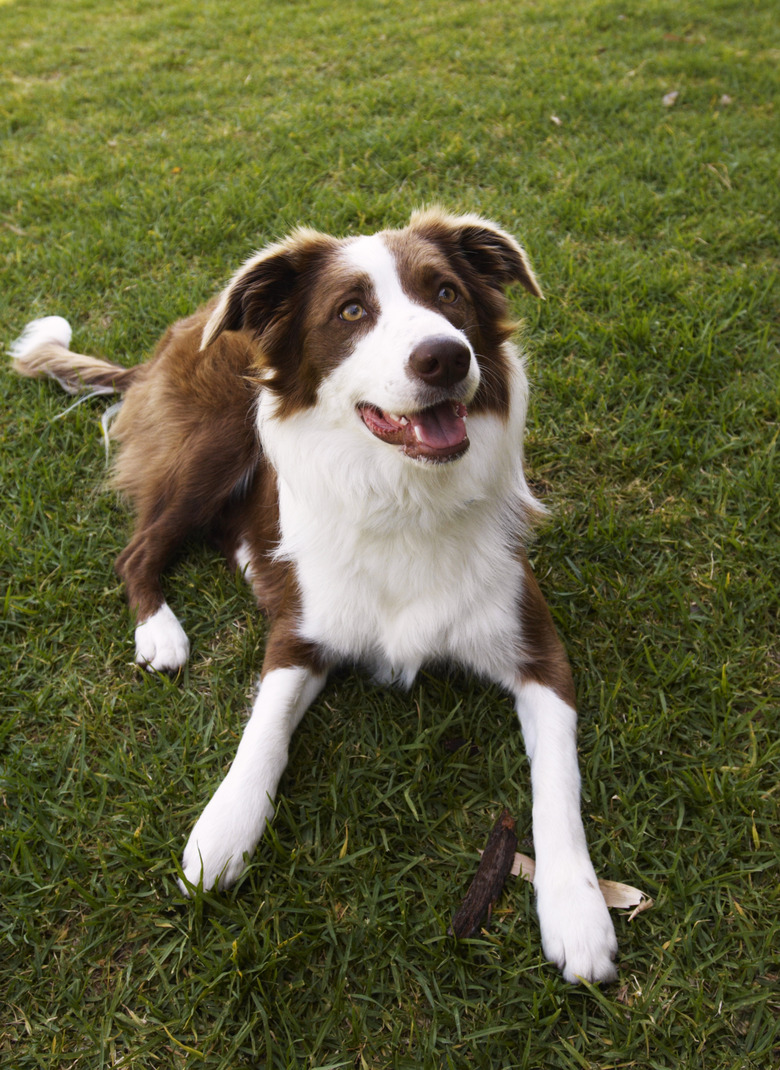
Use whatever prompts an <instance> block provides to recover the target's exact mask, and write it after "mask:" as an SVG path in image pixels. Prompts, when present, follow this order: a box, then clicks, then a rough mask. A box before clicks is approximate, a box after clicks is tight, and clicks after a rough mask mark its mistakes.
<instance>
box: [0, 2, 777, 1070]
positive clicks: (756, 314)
mask: <svg viewBox="0 0 780 1070" xmlns="http://www.w3.org/2000/svg"><path fill="white" fill-rule="evenodd" d="M0 37H1V38H2V41H3V48H2V54H1V55H0V64H1V67H0V137H1V139H2V140H1V141H0V146H1V147H0V265H1V266H2V286H1V287H0V340H1V341H2V343H3V345H5V344H6V343H7V342H8V341H10V340H11V339H12V338H13V337H14V336H15V335H16V334H17V333H18V332H19V331H20V330H21V328H22V327H23V326H24V324H25V322H26V321H27V320H28V319H30V318H32V317H34V316H37V315H41V314H48V313H61V314H64V315H66V316H68V318H69V319H70V320H71V322H72V323H73V325H74V328H75V331H76V333H75V337H74V344H75V345H76V346H77V348H79V349H81V350H82V351H84V352H97V353H104V354H107V355H110V356H112V357H114V358H116V359H120V360H122V361H126V362H127V363H132V362H134V361H136V360H137V359H139V358H140V357H142V356H143V355H144V354H145V353H147V352H148V351H149V349H150V348H151V346H152V345H153V343H154V341H155V340H156V337H157V336H158V334H159V332H160V331H161V330H162V329H163V328H164V327H165V326H166V325H167V324H168V323H169V322H170V321H171V320H172V319H173V318H175V317H176V316H179V315H181V314H183V313H185V312H188V311H190V310H192V309H193V308H194V307H195V306H196V305H197V304H198V303H199V302H200V301H201V300H203V299H204V298H206V297H207V296H209V295H211V294H212V293H213V292H214V291H215V290H216V289H217V288H218V287H219V286H220V285H221V284H222V283H223V282H224V280H225V279H226V278H227V277H228V276H229V275H230V274H231V272H232V271H233V269H234V268H235V267H236V266H237V264H238V263H239V262H240V261H241V260H242V259H243V258H244V257H245V256H246V255H247V254H248V253H249V252H250V251H251V249H252V248H254V247H257V246H259V245H261V244H263V243H264V242H265V241H267V240H269V239H272V238H276V237H278V236H280V235H281V234H283V233H285V232H286V230H287V229H288V228H290V227H291V226H293V225H297V224H299V223H307V224H310V225H314V226H317V227H319V228H321V229H323V230H328V231H334V232H337V233H348V232H358V231H369V230H372V229H375V228H377V227H381V226H387V225H397V224H400V223H403V222H404V220H405V219H406V218H407V217H408V214H409V212H410V210H411V209H412V208H414V207H416V206H418V205H420V204H421V203H429V202H432V201H439V202H441V203H443V204H445V205H446V206H447V207H448V208H451V209H461V210H468V211H478V212H482V213H483V214H485V215H488V216H491V217H493V218H495V219H496V220H497V221H498V222H500V223H501V224H503V225H504V226H505V227H507V228H508V229H510V230H512V231H513V232H515V233H516V234H517V235H518V236H519V237H520V239H521V240H523V241H524V242H525V243H526V245H527V247H528V250H529V252H530V254H531V256H532V260H533V263H534V265H535V267H536V268H537V271H538V273H539V276H540V279H541V281H542V284H543V286H544V288H545V291H546V294H547V301H546V302H545V303H543V304H542V303H534V302H532V301H531V300H530V299H529V298H523V297H521V296H519V295H518V296H517V298H516V311H517V313H518V315H522V316H524V317H525V319H526V337H527V343H528V347H529V351H530V367H531V372H532V377H533V382H534V400H533V405H532V412H531V418H530V426H529V441H528V462H529V469H530V475H531V477H532V479H533V480H534V483H535V486H536V487H537V488H538V489H539V491H540V493H542V494H543V496H544V498H545V500H546V502H547V504H548V505H549V506H550V507H551V510H552V519H551V521H550V523H549V524H548V525H547V527H546V528H545V529H544V530H543V532H542V533H541V534H540V537H539V539H538V540H537V543H536V545H535V547H534V559H535V567H536V570H537V574H538V576H539V579H540V581H541V583H542V585H543V588H544V590H545V592H546V594H547V596H548V600H549V602H550V604H551V606H552V609H553V612H554V614H555V617H556V620H557V622H558V625H559V628H560V631H561V633H562V635H563V636H564V638H565V641H566V644H567V647H568V650H569V652H570V656H571V659H572V662H573V665H574V669H575V675H576V678H577V685H578V691H579V695H580V705H581V711H582V715H581V732H580V742H581V754H582V768H583V781H584V796H585V804H584V805H585V814H586V825H587V829H588V835H589V840H590V843H591V845H592V851H593V857H594V860H595V864H596V867H597V869H598V870H599V872H600V874H601V875H602V876H605V877H609V878H613V879H622V880H626V881H628V882H629V883H632V884H636V885H638V886H640V887H641V888H643V889H644V890H645V891H646V892H648V893H649V894H650V895H651V896H652V897H653V898H654V899H655V906H654V907H653V909H652V910H650V911H648V912H646V913H644V914H642V915H640V916H639V917H638V918H636V919H635V920H634V921H633V922H631V923H629V922H628V921H627V918H626V917H625V916H620V915H618V916H617V917H616V924H617V929H618V936H619V940H620V949H621V950H620V978H619V981H618V982H617V984H615V985H614V986H607V987H605V988H604V989H603V990H601V991H599V990H588V989H583V988H572V987H569V986H567V985H566V984H564V983H563V982H562V980H560V978H559V977H558V975H557V974H556V972H555V971H554V969H553V968H552V967H550V966H548V965H546V964H545V963H544V962H543V959H542V956H541V952H540V947H539V936H538V927H537V922H536V919H535V915H534V912H533V901H532V893H531V889H530V887H529V886H528V885H527V884H525V883H522V882H513V883H511V884H510V885H509V886H508V887H507V889H506V891H505V894H504V896H503V898H502V900H501V901H500V905H499V909H498V911H497V913H496V915H495V916H494V920H493V924H492V926H491V928H490V930H489V932H488V933H487V934H486V935H483V936H481V937H479V938H477V939H474V940H473V941H470V942H468V943H466V944H463V945H461V946H454V945H453V943H452V941H451V940H450V939H449V938H448V937H447V936H446V929H447V925H448V922H449V919H450V916H451V914H452V912H453V911H454V910H455V909H456V907H457V905H458V903H459V901H460V898H461V896H462V894H463V892H464V891H465V888H466V886H467V885H468V882H469V880H470V878H471V876H472V874H473V872H474V869H475V866H476V860H477V850H478V848H479V847H480V846H482V845H483V844H484V841H485V839H486V837H487V834H488V831H489V828H490V827H491V824H492V822H493V820H494V818H495V816H496V815H497V813H498V812H499V811H500V809H501V807H502V806H504V805H508V806H509V807H510V809H511V810H512V812H513V813H514V814H515V816H516V817H517V818H518V824H519V830H520V837H521V841H522V843H523V846H524V848H525V849H526V850H527V849H528V845H529V841H528V836H529V831H530V830H529V822H530V813H529V810H530V800H529V792H528V777H527V767H526V762H525V759H524V757H523V749H522V744H521V739H520V734H519V731H518V729H517V728H516V724H515V716H514V713H513V710H512V707H511V703H510V702H509V701H508V700H507V699H505V698H504V697H503V696H501V695H499V694H498V693H497V692H495V691H486V690H485V689H483V688H481V687H478V686H476V685H474V684H473V683H471V682H469V681H446V680H445V681H443V680H440V679H436V678H427V677H424V678H421V679H420V680H419V681H418V684H416V685H415V687H414V689H413V691H412V693H411V694H410V695H404V694H400V693H388V692H386V691H382V690H379V689H374V688H372V687H370V686H369V685H368V684H367V683H366V682H365V681H362V680H360V679H359V678H357V677H356V676H353V675H349V674H344V675H342V676H339V677H337V678H336V679H335V680H334V681H333V682H332V683H331V685H330V686H329V687H328V689H327V690H326V692H325V693H324V695H323V697H322V699H321V700H320V701H319V702H318V704H317V705H316V706H315V707H314V708H313V709H312V711H311V713H310V714H309V715H308V719H307V729H306V732H305V733H301V734H300V735H299V736H298V737H297V738H296V740H295V742H294V746H293V748H292V754H291V762H290V767H289V769H288V772H287V774H286V775H285V777H284V779H283V781H282V792H281V796H280V800H279V807H278V813H277V817H276V820H275V823H274V827H273V830H272V832H271V834H270V835H269V836H268V837H266V839H265V840H264V842H263V843H262V845H261V847H260V849H259V850H258V852H257V855H256V857H255V859H254V860H253V862H252V865H251V867H250V869H249V870H248V872H247V874H246V876H245V877H244V878H243V879H242V881H241V882H240V884H239V886H238V887H237V888H236V889H235V890H234V891H232V892H230V893H229V894H226V895H223V896H211V895H207V896H204V897H203V898H202V899H199V900H197V901H196V902H194V903H189V902H185V901H184V900H183V899H182V897H181V895H180V894H179V892H178V890H177V888H176V884H175V877H176V872H177V865H178V859H179V855H180V851H181V848H182V846H183V842H184V838H185V836H186V834H187V832H188V830H189V828H190V827H191V824H192V822H193V820H194V818H195V817H196V815H197V813H198V811H199V808H200V807H201V805H202V804H203V802H204V800H205V799H206V798H207V796H208V795H209V793H210V791H211V790H213V788H214V787H215V786H216V784H217V782H218V780H219V777H220V774H221V772H222V771H223V770H224V769H225V767H226V766H227V764H228V762H229V761H230V758H231V756H232V754H233V751H234V749H235V746H236V742H237V739H238V736H239V734H240V731H241V725H242V719H243V717H244V715H245V711H246V709H247V704H248V699H247V692H248V689H249V687H250V686H251V682H252V680H253V678H254V676H255V675H256V674H257V672H258V670H259V666H260V662H261V658H262V649H263V626H262V623H261V622H259V621H258V620H257V618H256V615H255V612H254V609H253V607H252V604H251V601H250V599H249V597H248V595H247V593H246V592H245V590H244V589H243V587H242V585H241V584H240V583H239V582H238V581H237V580H236V579H235V578H234V577H233V576H231V575H229V574H228V572H227V571H226V569H225V568H224V567H223V566H222V564H221V563H220V562H219V561H218V560H217V559H216V558H215V557H214V556H213V555H212V554H211V553H209V552H207V551H206V550H205V549H201V550H196V551H195V552H194V553H193V554H192V555H191V556H189V557H187V558H186V559H185V560H184V561H183V562H182V563H181V564H180V565H179V566H178V567H177V568H176V569H175V571H174V573H173V575H172V576H171V578H170V583H169V589H170V592H171V600H172V602H173V604H174V606H175V607H176V610H177V612H179V613H180V615H181V617H182V618H183V620H184V622H185V625H186V627H187V629H188V631H189V633H190V636H191V638H192V639H193V647H194V649H193V658H192V662H191V665H190V667H189V668H188V670H187V671H186V672H185V673H184V674H183V678H182V680H181V681H180V682H179V683H178V684H172V683H169V682H166V681H164V680H157V679H148V678H147V677H146V676H144V675H143V674H142V673H140V672H138V671H136V670H135V669H134V667H133V665H132V638H131V627H130V621H129V619H128V614H127V611H126V609H125V608H124V604H123V597H122V592H121V589H120V585H119V584H118V582H117V580H116V578H115V576H114V574H113V572H112V569H111V562H112V559H113V557H114V556H115V555H116V553H117V552H118V551H119V550H120V549H121V547H122V546H123V543H124V540H125V539H126V537H127V533H128V523H129V522H128V518H127V516H126V514H125V513H124V511H123V509H122V508H121V506H120V505H119V503H117V502H116V501H115V500H114V499H113V498H112V497H111V496H110V495H108V494H105V493H104V492H103V490H102V486H101V484H102V480H103V477H104V472H105V467H104V466H105V462H104V456H103V448H102V444H101V441H100V430H99V412H100V409H101V406H100V405H99V404H98V403H95V402H92V403H89V404H87V405H83V406H81V407H80V408H77V409H76V410H74V411H73V412H71V413H70V414H68V415H67V416H66V417H65V418H64V419H62V420H59V419H57V417H58V416H59V415H60V414H61V413H62V411H63V409H64V408H65V407H66V403H67V402H66V401H65V400H63V399H64V395H61V394H59V393H58V392H57V391H56V390H55V389H54V388H52V387H51V385H49V384H38V383H30V382H22V381H20V380H17V379H15V378H14V377H12V376H11V375H10V374H8V373H6V372H5V371H3V372H2V374H0V391H1V392H2V403H3V414H4V419H3V421H2V424H1V425H0V440H1V442H2V445H1V448H0V464H1V465H2V487H3V491H2V513H1V514H0V516H1V522H0V547H1V550H0V569H1V570H2V593H1V594H0V597H2V599H3V609H4V614H3V631H2V658H0V675H1V676H2V694H3V710H4V713H3V718H2V751H1V754H2V763H3V771H2V784H1V785H0V792H1V794H0V798H1V801H2V805H3V829H2V849H3V856H4V860H3V880H2V910H1V911H0V929H1V930H2V945H1V948H2V950H1V952H0V978H1V981H0V1057H1V1058H2V1060H3V1063H4V1065H6V1066H9V1067H13V1068H19V1070H22V1068H24V1070H27V1068H33V1067H42V1068H43V1067H46V1068H62V1070H66V1068H74V1070H76V1068H78V1070H82V1068H92V1067H95V1068H97V1067H112V1066H124V1067H132V1068H134V1070H141V1068H143V1070H146V1068H158V1067H159V1068H163V1070H165V1068H169V1067H184V1066H187V1067H201V1066H202V1067H204V1068H218V1067H220V1068H221V1067H224V1068H231V1070H232V1068H237V1070H248V1068H250V1067H274V1068H277V1067H278V1068H285V1067H306V1068H321V1070H324V1068H326V1067H327V1068H335V1067H357V1068H371V1070H375V1068H376V1070H379V1068H383V1067H398V1068H406V1067H408V1068H417V1067H423V1068H426V1070H427V1068H430V1070H434V1068H436V1070H439V1068H447V1067H453V1068H460V1067H466V1066H474V1067H485V1068H504V1067H507V1068H508V1067H521V1066H522V1067H528V1068H532V1070H536V1068H538V1067H544V1068H545V1070H546V1068H566V1070H569V1068H571V1070H578V1068H588V1070H613V1068H614V1070H617V1068H631V1067H639V1068H656V1070H660V1068H663V1070H677V1068H679V1067H685V1068H689V1067H695V1068H701V1070H764V1068H766V1067H769V1066H772V1065H777V1064H778V1062H780V1050H778V1047H779V1044H780V1038H779V1037H778V1027H777V1022H778V1015H779V1014H780V999H778V982H779V981H780V965H779V964H778V959H779V956H778V947H779V946H780V935H779V934H778V928H779V925H778V916H779V914H778V908H779V907H780V901H779V898H778V880H777V857H778V824H777V802H778V779H779V777H778V766H779V765H780V762H779V758H780V745H779V744H778V734H777V721H778V700H779V698H780V688H779V687H778V683H779V677H780V650H779V648H778V621H777V608H778V601H779V595H780V569H779V568H778V566H779V564H780V561H779V558H780V549H779V547H780V531H779V530H778V527H779V524H778V518H779V516H780V510H779V509H778V480H777V473H778V463H777V438H778V393H779V392H780V387H779V384H780V375H778V352H777V334H776V330H777V323H778V303H779V302H778V263H777V250H778V232H777V220H778V218H780V204H779V203H778V202H779V201H780V195H779V193H778V190H779V188H780V187H779V186H778V181H777V178H778V152H777V109H776V102H777V99H778V78H777V75H776V64H777V58H778V48H779V47H780V44H779V42H778V32H777V22H776V11H775V10H774V8H773V5H771V4H768V3H759V4H754V5H745V4H737V3H734V2H732V0H711V2H702V3H698V4H691V5H682V6H681V5H679V4H677V3H672V2H671V0H648V2H647V3H644V4H641V5H639V4H636V3H619V4H618V3H611V2H596V0H571V2H568V3H564V2H562V0H546V2H545V3H539V2H531V0H523V2H519V0H491V2H490V3H481V2H478V0H449V2H448V3H447V4H412V3H406V4H405V3H402V2H400V0H361V2H360V3H356V2H352V0H327V2H325V0H292V2H282V0H265V2H264V3H262V4H260V3H251V2H250V0H233V2H232V3H230V4H226V3H219V2H216V0H204V2H200V3H196V2H194V0H193V2H189V3H184V2H182V0H155V2H151V0H128V2H126V3H123V4H116V3H114V2H110V3H109V2H108V0H71V2H70V3H68V4H65V3H59V4H56V3H55V4H51V3H48V4H44V3H41V2H40V0H10V2H9V0H4V2H1V3H0ZM672 90H676V91H678V93H679V96H678V98H677V101H676V103H675V104H674V105H673V106H672V107H665V106H664V104H663V102H662V101H663V97H664V95H665V94H666V93H668V92H670V91H672ZM726 98H728V100H727V99H726ZM728 101H730V102H728ZM552 116H555V117H556V118H557V119H559V120H560V123H559V124H558V123H555V122H554V121H553V120H552V118H551V117H552ZM453 739H464V740H468V741H470V742H472V743H473V744H474V745H475V747H476V749H475V748H469V747H463V748H461V749H460V750H457V751H455V752H454V753H452V752H451V750H450V749H449V748H448V746H447V743H448V741H450V740H453Z"/></svg>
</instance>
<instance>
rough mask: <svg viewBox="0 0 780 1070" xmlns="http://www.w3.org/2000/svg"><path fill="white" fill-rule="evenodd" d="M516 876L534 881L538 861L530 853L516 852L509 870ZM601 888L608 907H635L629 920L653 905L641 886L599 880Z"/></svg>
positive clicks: (623, 908)
mask: <svg viewBox="0 0 780 1070" xmlns="http://www.w3.org/2000/svg"><path fill="white" fill-rule="evenodd" d="M509 872H510V873H511V874H512V875H513V876H515V877H522V878H523V880H527V881H533V879H534V873H535V872H536V863H535V862H534V860H533V858H529V857H528V855H522V854H520V853H519V852H517V853H516V854H515V860H514V862H513V863H512V868H511V869H510V871H509ZM599 889H600V890H601V894H602V895H603V896H604V902H605V903H606V904H607V906H608V907H614V908H617V909H619V910H625V909H627V908H628V907H634V908H635V909H634V910H633V912H632V914H631V916H630V917H629V919H628V920H629V921H633V919H634V918H635V917H636V916H637V914H641V913H642V911H643V910H649V909H650V907H651V906H652V905H653V900H652V899H649V898H648V897H647V896H646V895H645V893H644V892H641V891H640V890H639V888H632V887H631V885H630V884H620V883H618V882H617V881H602V880H600V881H599Z"/></svg>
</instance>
